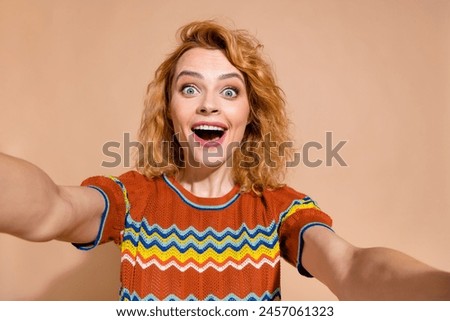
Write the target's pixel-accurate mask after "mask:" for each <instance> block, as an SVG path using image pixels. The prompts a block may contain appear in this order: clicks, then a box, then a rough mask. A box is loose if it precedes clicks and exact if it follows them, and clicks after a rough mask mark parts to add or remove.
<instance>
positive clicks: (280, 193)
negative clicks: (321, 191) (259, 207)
mask: <svg viewBox="0 0 450 321" xmlns="http://www.w3.org/2000/svg"><path fill="white" fill-rule="evenodd" d="M262 197H263V198H264V200H265V202H266V203H267V205H268V206H270V207H272V208H273V209H280V210H283V209H286V208H287V207H289V206H290V205H291V204H292V203H293V202H294V201H299V200H303V199H307V198H309V197H308V196H307V195H306V194H304V193H301V192H299V191H297V190H295V189H293V188H292V187H290V186H287V185H284V186H282V187H279V188H276V189H267V190H265V191H264V192H263V194H262Z"/></svg>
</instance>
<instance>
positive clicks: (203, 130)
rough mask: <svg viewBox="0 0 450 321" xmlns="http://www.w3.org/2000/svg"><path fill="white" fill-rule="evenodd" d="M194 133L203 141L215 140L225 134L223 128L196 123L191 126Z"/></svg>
mask: <svg viewBox="0 0 450 321" xmlns="http://www.w3.org/2000/svg"><path fill="white" fill-rule="evenodd" d="M192 131H193V132H194V134H195V135H196V136H197V137H199V138H200V139H202V140H204V141H208V142H210V141H217V140H219V139H221V138H222V136H223V135H224V134H225V128H222V127H219V126H212V125H198V126H194V127H193V128H192Z"/></svg>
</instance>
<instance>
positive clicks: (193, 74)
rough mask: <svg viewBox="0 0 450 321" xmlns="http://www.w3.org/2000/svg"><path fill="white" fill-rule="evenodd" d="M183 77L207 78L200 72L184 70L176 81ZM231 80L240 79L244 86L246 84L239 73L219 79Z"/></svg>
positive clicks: (221, 76) (222, 76) (228, 74)
mask: <svg viewBox="0 0 450 321" xmlns="http://www.w3.org/2000/svg"><path fill="white" fill-rule="evenodd" d="M182 76H191V77H195V78H198V79H205V77H203V75H202V74H201V73H199V72H196V71H191V70H183V71H181V72H180V73H179V74H178V76H177V78H176V80H177V81H178V79H179V78H180V77H182ZM230 78H238V79H239V80H240V81H242V83H243V84H245V81H244V79H243V78H242V76H241V75H240V74H238V73H237V72H230V73H227V74H222V75H220V76H219V77H218V79H220V80H223V79H230Z"/></svg>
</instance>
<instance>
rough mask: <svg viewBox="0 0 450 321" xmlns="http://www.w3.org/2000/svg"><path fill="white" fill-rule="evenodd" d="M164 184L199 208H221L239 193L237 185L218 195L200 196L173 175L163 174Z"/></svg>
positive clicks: (234, 199) (231, 202) (189, 203)
mask: <svg viewBox="0 0 450 321" xmlns="http://www.w3.org/2000/svg"><path fill="white" fill-rule="evenodd" d="M163 179H164V181H165V182H166V184H167V185H168V186H169V187H170V188H171V189H172V190H173V191H174V192H175V193H176V194H178V196H179V197H180V198H181V199H182V200H183V201H184V202H185V203H187V204H188V205H190V206H192V207H194V208H197V209H201V210H221V209H224V208H226V207H228V206H230V205H231V204H233V203H234V202H235V201H236V200H237V199H238V198H239V196H240V195H241V193H240V191H239V190H240V189H239V186H238V185H235V186H234V187H233V188H232V189H231V190H230V191H229V192H228V193H226V194H224V195H222V196H219V197H200V196H197V195H194V194H193V193H191V192H190V191H188V190H187V189H186V188H184V187H183V185H181V184H180V183H179V182H178V181H177V180H176V179H175V178H174V177H171V176H170V177H169V176H166V175H163Z"/></svg>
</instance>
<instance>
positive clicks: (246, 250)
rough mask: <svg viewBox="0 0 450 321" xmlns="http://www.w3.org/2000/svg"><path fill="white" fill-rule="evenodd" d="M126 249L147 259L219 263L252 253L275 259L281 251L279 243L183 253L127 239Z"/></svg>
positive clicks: (256, 255) (257, 256)
mask: <svg viewBox="0 0 450 321" xmlns="http://www.w3.org/2000/svg"><path fill="white" fill-rule="evenodd" d="M126 250H127V251H129V252H130V253H131V255H132V256H133V257H136V256H137V254H138V253H139V255H140V256H141V257H142V258H144V260H147V259H148V258H149V257H151V256H152V255H155V256H156V257H158V258H159V259H160V260H161V261H168V260H170V259H171V258H173V257H175V258H176V259H177V260H178V261H180V262H183V263H184V262H186V261H188V260H189V259H192V260H195V261H196V262H198V263H199V264H203V263H204V262H205V261H207V260H208V259H211V258H212V259H214V260H215V261H216V262H217V263H223V262H225V261H227V260H229V258H233V259H234V260H236V261H242V259H243V258H244V257H245V256H246V255H250V257H252V258H253V259H254V260H255V261H256V260H258V258H259V257H261V255H263V254H265V255H267V256H269V257H270V258H272V259H273V258H275V257H276V256H277V255H278V254H279V252H280V249H279V246H278V245H276V246H275V247H274V248H273V249H271V248H268V247H266V246H261V247H259V248H258V250H256V251H255V250H253V249H252V248H251V247H249V246H248V245H245V246H243V247H242V248H241V249H240V250H239V251H238V252H236V251H235V250H233V249H231V248H228V249H226V250H225V251H224V252H222V253H217V252H216V251H214V250H213V249H211V248H209V249H207V250H206V251H205V252H203V253H202V254H199V253H198V252H196V251H195V250H194V249H189V250H187V251H186V252H184V253H181V252H180V251H179V250H177V249H176V248H175V247H171V248H170V249H168V250H166V251H162V250H161V249H159V248H158V247H156V246H152V247H151V248H149V249H146V248H145V247H144V246H143V245H142V244H139V245H138V247H137V248H136V247H135V246H134V245H133V244H132V243H131V242H130V241H125V242H123V243H122V252H124V251H126Z"/></svg>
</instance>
